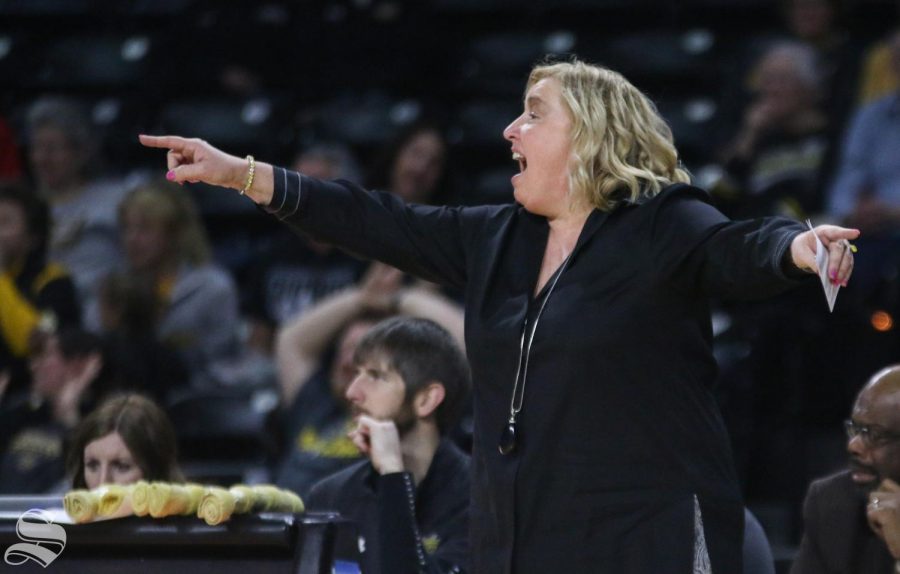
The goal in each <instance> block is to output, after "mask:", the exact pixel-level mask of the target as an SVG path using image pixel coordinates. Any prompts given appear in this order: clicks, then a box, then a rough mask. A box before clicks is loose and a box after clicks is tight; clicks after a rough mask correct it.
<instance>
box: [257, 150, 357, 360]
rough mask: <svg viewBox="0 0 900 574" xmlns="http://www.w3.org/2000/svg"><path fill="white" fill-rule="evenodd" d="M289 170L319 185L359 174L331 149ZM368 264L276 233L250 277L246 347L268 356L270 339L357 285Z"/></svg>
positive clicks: (344, 154)
mask: <svg viewBox="0 0 900 574" xmlns="http://www.w3.org/2000/svg"><path fill="white" fill-rule="evenodd" d="M293 167H294V169H296V170H297V171H300V172H301V173H308V174H312V176H313V177H318V178H320V179H348V180H351V181H356V179H355V178H358V177H359V175H358V168H357V167H356V161H355V160H354V159H353V156H352V155H351V153H350V151H349V150H347V149H346V148H344V147H342V146H339V145H336V144H323V145H316V146H313V147H310V148H309V149H307V150H305V151H303V152H301V153H300V154H299V155H298V156H297V158H296V159H295V160H294V164H293ZM367 265H368V264H367V263H364V262H362V261H360V260H359V259H356V258H354V257H351V256H350V255H347V254H346V253H344V252H343V251H340V250H338V249H335V248H334V247H332V246H331V245H327V244H325V243H319V242H316V241H311V240H306V241H303V242H299V243H298V241H297V236H296V235H294V234H293V233H291V232H290V231H289V230H287V229H279V230H278V231H276V235H275V237H274V238H273V241H272V244H271V245H270V246H269V247H268V248H267V249H266V250H265V251H263V252H262V253H261V254H260V256H259V259H258V261H257V263H256V264H255V265H253V267H252V268H251V269H250V272H249V276H250V279H249V288H248V289H247V297H246V304H245V308H246V310H247V314H248V315H249V319H250V328H251V331H250V337H249V340H248V344H249V345H250V347H251V348H253V349H255V350H257V351H259V352H261V353H262V354H263V355H271V354H272V350H273V349H272V345H273V339H274V333H275V331H276V330H277V329H278V327H280V326H281V325H283V324H286V323H288V322H289V321H291V320H293V319H295V318H296V317H298V316H300V315H301V314H302V313H303V312H304V311H306V310H307V309H309V308H310V307H312V306H313V305H314V304H315V303H316V302H317V301H319V300H320V299H321V298H323V297H325V296H327V295H329V294H330V293H333V292H335V291H338V290H340V289H343V288H345V287H349V286H350V285H353V284H354V283H356V282H357V281H359V279H360V277H362V275H363V273H364V272H365V269H366V266H367Z"/></svg>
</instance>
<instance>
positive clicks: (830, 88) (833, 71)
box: [783, 0, 861, 134]
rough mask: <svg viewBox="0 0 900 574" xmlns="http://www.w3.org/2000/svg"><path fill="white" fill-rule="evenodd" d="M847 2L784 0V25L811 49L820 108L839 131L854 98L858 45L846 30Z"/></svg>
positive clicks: (857, 71) (837, 132)
mask: <svg viewBox="0 0 900 574" xmlns="http://www.w3.org/2000/svg"><path fill="white" fill-rule="evenodd" d="M847 4H848V3H847V2H842V0H787V1H785V2H783V8H784V12H783V21H784V26H785V28H786V31H787V33H788V34H790V36H791V38H793V39H795V40H797V41H799V42H802V43H804V44H806V45H807V46H809V47H810V48H812V49H813V50H815V54H816V60H817V62H818V67H819V71H820V72H821V75H822V101H821V102H820V104H821V109H822V110H823V111H824V112H825V114H826V115H827V116H828V118H829V122H830V123H831V124H832V127H833V128H835V130H834V131H833V132H832V133H833V134H839V133H840V129H841V127H842V126H843V125H844V121H845V120H846V117H847V113H848V112H849V111H850V110H851V109H852V106H853V101H854V98H855V93H854V87H855V85H856V82H857V77H858V74H859V63H860V56H861V49H860V45H859V44H858V43H857V42H855V41H854V39H853V37H852V36H851V34H850V33H849V32H848V31H847V28H846V23H847V22H848V21H849V18H848V17H847V16H848V14H847V11H848V9H849V8H848V7H847Z"/></svg>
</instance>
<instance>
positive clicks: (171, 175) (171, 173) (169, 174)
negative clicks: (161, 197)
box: [166, 169, 175, 181]
mask: <svg viewBox="0 0 900 574" xmlns="http://www.w3.org/2000/svg"><path fill="white" fill-rule="evenodd" d="M166 179H168V180H169V181H175V170H174V169H170V170H169V171H167V172H166Z"/></svg>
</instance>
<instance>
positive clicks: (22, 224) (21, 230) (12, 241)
mask: <svg viewBox="0 0 900 574" xmlns="http://www.w3.org/2000/svg"><path fill="white" fill-rule="evenodd" d="M30 248H31V235H30V234H29V232H28V223H27V222H26V221H25V210H24V209H22V206H21V205H19V204H18V203H15V202H12V201H0V266H9V265H10V263H12V262H14V261H19V260H21V259H22V258H24V257H25V256H26V255H28V250H29V249H30Z"/></svg>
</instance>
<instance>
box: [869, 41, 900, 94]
mask: <svg viewBox="0 0 900 574" xmlns="http://www.w3.org/2000/svg"><path fill="white" fill-rule="evenodd" d="M897 34H900V29H898V30H894V31H893V32H891V34H889V35H888V36H887V38H885V39H883V40H881V41H880V42H878V43H876V44H875V45H874V46H872V47H871V48H869V50H868V51H867V52H866V57H865V62H864V64H863V71H862V77H861V78H860V81H859V104H860V105H865V104H868V103H870V102H874V101H875V100H879V99H881V98H883V97H885V96H887V95H890V94H891V93H893V92H896V91H897V89H898V88H900V66H898V65H897V64H896V63H895V60H896V58H897V57H896V56H895V54H896V50H895V49H894V48H893V46H892V43H893V42H894V38H895V37H896V36H897Z"/></svg>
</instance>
